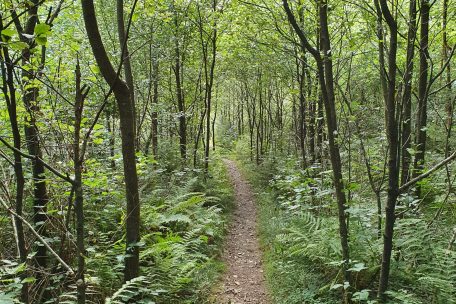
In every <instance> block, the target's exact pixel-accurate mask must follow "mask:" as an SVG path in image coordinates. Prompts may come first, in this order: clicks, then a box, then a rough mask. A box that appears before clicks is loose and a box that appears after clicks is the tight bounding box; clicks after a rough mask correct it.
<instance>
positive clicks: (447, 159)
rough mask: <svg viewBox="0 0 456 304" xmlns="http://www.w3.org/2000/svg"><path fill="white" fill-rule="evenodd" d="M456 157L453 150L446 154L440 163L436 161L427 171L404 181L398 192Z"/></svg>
mask: <svg viewBox="0 0 456 304" xmlns="http://www.w3.org/2000/svg"><path fill="white" fill-rule="evenodd" d="M455 158H456V151H455V152H453V154H451V155H450V156H448V157H447V158H445V159H444V160H442V161H441V162H440V163H438V164H437V165H435V166H434V167H432V168H431V169H429V170H428V171H426V172H424V173H423V174H420V175H418V176H417V177H415V178H413V179H411V180H410V181H408V182H407V183H405V184H404V185H402V186H401V187H400V188H399V193H403V192H404V191H406V190H407V189H408V188H410V187H411V186H413V185H414V184H416V183H417V182H419V181H420V180H422V179H424V178H426V177H428V176H429V175H431V174H432V173H434V172H435V171H437V170H439V169H440V168H442V167H443V166H445V165H446V164H448V163H449V162H451V161H452V160H454V159H455Z"/></svg>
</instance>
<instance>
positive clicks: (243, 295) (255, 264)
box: [215, 160, 269, 304]
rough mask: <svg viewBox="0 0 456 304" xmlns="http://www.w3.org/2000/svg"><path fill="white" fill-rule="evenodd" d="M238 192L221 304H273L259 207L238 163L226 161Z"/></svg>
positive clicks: (222, 285)
mask: <svg viewBox="0 0 456 304" xmlns="http://www.w3.org/2000/svg"><path fill="white" fill-rule="evenodd" d="M224 162H225V165H226V166H227V168H228V172H229V176H230V179H231V182H232V183H233V186H234V190H235V210H234V214H233V220H232V223H231V226H230V229H229V232H228V235H227V240H226V244H225V249H224V252H223V255H222V258H223V261H224V262H225V265H226V271H225V273H224V275H223V277H222V282H221V286H220V288H219V291H218V292H217V293H216V297H217V300H216V301H215V302H216V303H217V304H220V303H223V304H226V303H232V304H242V303H256V304H266V303H269V301H268V297H267V293H266V288H265V280H264V274H263V270H262V262H261V256H262V254H261V250H260V246H259V242H258V234H257V224H256V218H257V214H256V206H255V201H254V196H253V193H252V189H251V188H250V185H249V184H248V183H247V182H246V181H245V179H244V178H243V177H242V176H241V173H240V172H239V170H238V168H237V166H236V163H235V162H233V161H231V160H224Z"/></svg>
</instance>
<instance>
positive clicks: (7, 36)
mask: <svg viewBox="0 0 456 304" xmlns="http://www.w3.org/2000/svg"><path fill="white" fill-rule="evenodd" d="M14 34H16V31H14V30H11V29H4V30H3V31H2V32H1V36H2V41H3V42H9V41H10V40H11V38H12V37H13V36H14Z"/></svg>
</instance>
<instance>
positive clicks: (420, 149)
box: [413, 0, 431, 197]
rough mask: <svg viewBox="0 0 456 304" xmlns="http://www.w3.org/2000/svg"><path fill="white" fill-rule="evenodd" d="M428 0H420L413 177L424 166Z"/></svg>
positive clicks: (418, 187)
mask: <svg viewBox="0 0 456 304" xmlns="http://www.w3.org/2000/svg"><path fill="white" fill-rule="evenodd" d="M430 8H431V4H430V2H429V0H421V5H420V17H421V29H420V72H419V84H418V112H417V119H416V130H415V131H416V137H415V145H416V154H415V161H414V164H413V169H414V170H413V177H416V176H418V175H420V174H421V173H422V171H423V168H424V156H425V153H426V133H427V132H426V128H427V99H428V67H429V64H428V57H429V53H428V44H429V11H430ZM416 194H417V196H418V197H421V187H420V185H419V184H417V185H416Z"/></svg>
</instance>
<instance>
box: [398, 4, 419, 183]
mask: <svg viewBox="0 0 456 304" xmlns="http://www.w3.org/2000/svg"><path fill="white" fill-rule="evenodd" d="M415 39H416V0H410V8H409V27H408V34H407V59H406V66H405V75H404V95H403V99H402V110H403V115H402V136H401V137H402V171H401V184H405V183H406V182H408V181H409V179H410V173H409V170H410V162H411V159H412V156H411V154H410V152H409V149H410V146H411V145H410V143H411V134H412V121H411V120H412V117H411V115H412V78H413V58H414V56H415Z"/></svg>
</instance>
